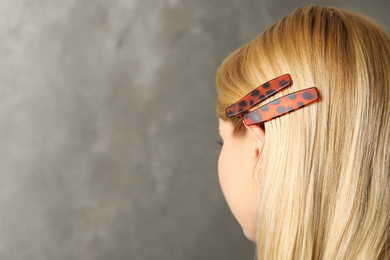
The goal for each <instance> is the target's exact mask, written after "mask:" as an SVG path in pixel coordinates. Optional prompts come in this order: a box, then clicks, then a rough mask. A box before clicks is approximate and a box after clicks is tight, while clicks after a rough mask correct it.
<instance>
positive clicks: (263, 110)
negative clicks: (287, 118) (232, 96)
mask: <svg viewBox="0 0 390 260" xmlns="http://www.w3.org/2000/svg"><path fill="white" fill-rule="evenodd" d="M291 85H292V80H291V76H290V74H285V75H282V76H280V77H277V78H275V79H273V80H270V81H268V82H266V83H264V84H262V85H261V86H259V87H257V88H255V89H254V90H252V91H251V92H250V93H248V94H247V95H246V96H244V97H243V98H241V99H240V100H239V101H237V102H236V103H234V104H233V105H231V106H229V107H227V108H226V110H225V112H226V116H227V117H234V116H244V123H245V125H247V126H249V125H253V124H264V122H267V121H270V120H272V119H274V118H277V117H279V116H282V115H285V114H288V113H291V112H293V111H296V110H298V109H300V108H303V107H305V106H307V105H309V104H312V103H314V102H316V101H319V100H321V97H320V95H319V91H318V89H317V88H315V87H312V88H307V89H303V90H299V91H296V92H294V93H290V94H288V95H285V96H283V97H280V98H278V99H275V100H273V101H271V102H269V103H267V104H265V105H263V106H261V107H259V108H257V109H255V110H253V111H249V109H250V108H252V107H254V106H256V105H257V104H259V103H260V102H262V101H263V100H265V99H267V98H269V97H271V96H273V95H274V94H276V93H278V92H280V91H282V90H283V89H285V88H287V87H290V86H291ZM248 111H249V112H248Z"/></svg>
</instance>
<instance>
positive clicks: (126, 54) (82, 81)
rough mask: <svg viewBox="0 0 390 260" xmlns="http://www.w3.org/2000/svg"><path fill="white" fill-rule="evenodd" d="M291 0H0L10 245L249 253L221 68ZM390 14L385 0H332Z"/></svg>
mask: <svg viewBox="0 0 390 260" xmlns="http://www.w3.org/2000/svg"><path fill="white" fill-rule="evenodd" d="M309 3H318V1H303V2H302V1H291V0H283V1H282V0H277V1H275V0H266V1H265V0H263V1H254V0H243V1H233V0H196V1H195V0H142V1H141V0H110V1H107V0H62V1H60V0H57V1H50V0H1V1H0V37H1V38H0V39H1V40H0V169H1V170H0V212H1V213H0V259H30V260H31V259H40V260H46V259H48V260H49V259H61V260H62V259H64V260H65V259H98V260H100V259H140V260H143V259H173V260H175V259H253V257H254V245H253V244H252V243H251V242H248V241H247V240H246V238H245V237H244V235H243V234H242V231H241V228H240V226H239V225H238V224H237V223H236V221H235V219H234V217H233V216H232V214H231V213H230V210H229V208H228V206H227V205H226V203H225V200H224V198H223V195H222V192H221V190H220V187H219V184H218V175H217V159H218V153H219V149H220V147H219V146H218V145H217V144H216V137H217V117H216V115H215V112H214V109H215V104H214V103H215V99H216V93H215V72H216V69H217V67H218V65H219V64H220V62H221V61H222V60H223V58H224V57H226V56H227V55H228V54H229V53H230V52H231V51H233V50H234V49H236V48H237V47H239V46H240V45H242V44H243V43H245V42H247V41H248V40H250V39H252V38H253V37H255V36H256V35H257V34H258V33H260V32H261V31H263V30H264V29H265V28H266V27H267V26H269V25H270V24H271V23H273V22H275V21H277V20H278V19H280V18H281V17H283V16H284V15H286V14H288V13H289V12H291V11H292V10H294V9H295V8H296V7H299V6H303V5H306V4H309ZM320 3H323V4H327V5H334V6H339V7H345V8H348V9H351V10H355V11H358V12H360V13H363V14H366V15H368V16H370V17H372V18H374V19H375V20H376V21H378V22H380V23H381V24H382V25H384V26H385V27H387V28H389V27H390V18H389V15H388V13H389V10H390V3H389V1H385V0H376V1H364V0H359V1H358V0H349V1H322V2H320Z"/></svg>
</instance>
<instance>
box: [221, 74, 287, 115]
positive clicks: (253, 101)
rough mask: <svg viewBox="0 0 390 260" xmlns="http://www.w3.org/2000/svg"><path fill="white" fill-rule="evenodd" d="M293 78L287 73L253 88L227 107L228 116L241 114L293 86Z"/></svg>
mask: <svg viewBox="0 0 390 260" xmlns="http://www.w3.org/2000/svg"><path fill="white" fill-rule="evenodd" d="M291 84H292V80H291V76H290V74H285V75H282V76H280V77H277V78H274V79H273V80H270V81H268V82H266V83H264V84H262V85H260V86H259V87H257V88H255V89H254V90H252V91H251V92H250V93H248V94H247V95H246V96H245V97H243V98H241V99H240V100H239V101H237V102H236V103H234V104H233V105H231V106H229V107H227V108H226V109H225V113H226V116H227V117H233V116H237V115H240V114H242V113H244V112H246V111H248V110H249V109H250V108H251V107H254V106H256V105H257V104H259V103H260V102H261V101H263V100H265V99H267V98H269V97H271V96H272V95H274V94H276V93H278V92H280V91H282V90H283V89H285V88H287V87H289V86H291Z"/></svg>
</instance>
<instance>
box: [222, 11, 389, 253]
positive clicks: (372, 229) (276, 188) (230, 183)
mask: <svg viewBox="0 0 390 260" xmlns="http://www.w3.org/2000/svg"><path fill="white" fill-rule="evenodd" d="M281 82H282V83H281ZM264 83H266V84H264ZM262 84H263V85H262ZM260 85H262V86H260ZM259 86H260V87H259ZM269 86H272V87H273V89H274V90H273V91H270V92H269V95H268V96H267V95H266V94H265V93H267V89H266V88H267V87H269ZM275 86H276V87H278V88H280V89H279V90H277V89H276V90H275V88H274V87H275ZM311 87H314V88H311ZM217 89H218V100H217V114H218V116H219V118H220V126H219V131H220V135H221V137H222V139H223V147H222V150H221V154H220V158H219V163H218V171H219V179H220V184H221V187H222V191H223V193H224V195H225V198H226V200H227V202H228V204H229V206H230V208H231V210H232V212H233V214H234V216H235V217H236V219H237V220H238V222H239V223H240V225H241V226H242V228H243V231H244V233H245V235H246V236H247V237H248V238H249V239H251V240H253V241H256V244H257V257H258V259H390V39H389V37H388V35H387V34H386V33H385V32H384V31H383V29H381V28H380V27H379V26H378V25H377V24H376V23H374V22H373V21H371V20H369V19H368V18H366V17H363V16H361V15H358V14H356V13H352V12H348V11H345V10H340V9H337V8H330V7H324V6H318V5H312V6H308V7H304V8H299V9H297V10H295V11H294V12H293V13H292V14H290V15H288V16H286V17H284V18H283V19H282V20H280V21H279V22H277V23H275V24H273V25H272V26H270V27H269V28H268V29H266V30H265V31H264V32H263V33H261V34H260V35H259V36H257V37H256V38H255V39H253V40H252V41H250V42H248V43H247V44H245V45H244V46H242V47H240V48H239V49H238V50H236V51H234V52H233V53H232V54H231V55H230V56H229V57H228V58H227V59H226V60H225V61H224V62H223V63H222V64H221V66H220V68H219V69H218V73H217ZM300 90H302V91H308V90H310V91H314V92H311V93H312V94H313V95H314V96H312V95H311V94H307V93H306V94H302V93H303V92H297V91H300ZM259 93H260V94H261V93H263V95H262V97H261V98H260V97H259ZM292 93H294V94H292ZM298 93H301V94H300V96H299V97H300V100H301V101H304V100H305V96H304V95H306V96H307V95H309V96H310V99H308V102H307V103H305V104H303V103H299V104H298V103H295V104H296V105H297V106H296V107H291V106H290V105H289V104H288V103H286V102H287V101H288V100H292V99H293V98H292V97H294V98H295V97H296V95H298ZM316 93H317V94H318V96H315V95H317V94H316ZM289 94H291V95H289ZM281 97H284V101H283V102H284V103H283V102H281V100H280V99H279V98H281ZM256 98H257V99H256ZM256 100H257V101H256ZM272 101H273V103H275V104H273V103H272ZM270 102H271V103H270ZM278 104H284V106H282V107H281V106H280V105H279V106H278ZM264 105H266V106H264ZM272 105H275V106H274V108H272ZM260 106H264V107H262V108H261V109H259V107H260ZM280 108H281V110H280ZM270 109H271V110H272V109H274V110H272V111H273V112H272V113H271V114H270V115H266V116H268V118H263V114H261V113H263V112H264V111H266V110H267V111H268V112H269V111H271V110H270ZM268 112H264V113H268ZM276 113H280V115H277V114H276ZM252 119H253V120H252ZM251 120H252V121H251Z"/></svg>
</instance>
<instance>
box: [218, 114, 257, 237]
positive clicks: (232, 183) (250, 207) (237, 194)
mask: <svg viewBox="0 0 390 260" xmlns="http://www.w3.org/2000/svg"><path fill="white" fill-rule="evenodd" d="M219 133H220V136H221V138H222V140H223V146H222V149H221V153H220V155H219V160H218V176H219V182H220V185H221V189H222V192H223V194H224V196H225V199H226V201H227V203H228V205H229V207H230V210H231V211H232V213H233V215H234V217H235V218H236V219H237V221H238V223H239V224H240V225H241V227H242V230H243V232H244V234H245V236H246V237H247V238H248V239H249V240H251V241H253V242H254V241H256V230H257V229H256V226H257V224H256V223H257V212H258V207H257V201H258V197H259V192H260V182H261V172H262V160H261V159H262V157H261V158H260V161H259V163H258V164H257V167H256V170H255V171H254V168H255V165H256V161H257V158H258V156H259V150H261V148H262V146H263V144H264V136H265V132H264V130H263V128H261V127H259V126H250V127H247V131H246V132H245V134H244V135H243V136H239V137H234V136H233V125H232V124H231V123H230V122H229V121H224V120H222V119H219ZM261 155H262V154H261Z"/></svg>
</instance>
